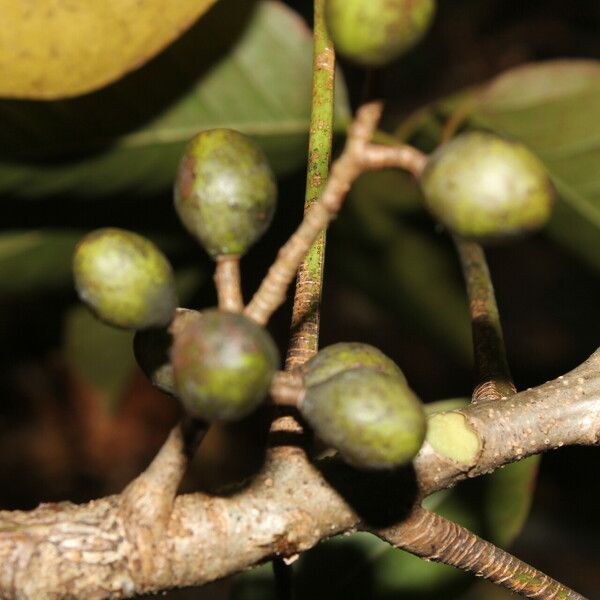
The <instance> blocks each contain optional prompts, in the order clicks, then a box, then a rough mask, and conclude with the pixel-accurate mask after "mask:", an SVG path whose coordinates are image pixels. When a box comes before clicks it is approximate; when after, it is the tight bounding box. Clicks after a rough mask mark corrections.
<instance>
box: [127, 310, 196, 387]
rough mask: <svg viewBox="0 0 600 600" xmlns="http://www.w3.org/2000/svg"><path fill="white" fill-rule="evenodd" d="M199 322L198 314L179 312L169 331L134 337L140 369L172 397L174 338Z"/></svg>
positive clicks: (144, 332) (146, 332)
mask: <svg viewBox="0 0 600 600" xmlns="http://www.w3.org/2000/svg"><path fill="white" fill-rule="evenodd" d="M198 318H201V313H199V312H198V311H196V310H190V309H188V308H178V309H177V310H176V311H175V316H174V317H173V321H172V322H171V324H170V325H169V327H161V328H154V329H144V330H141V331H136V333H135V336H134V337H133V354H134V356H135V359H136V361H137V363H138V365H139V366H140V368H141V369H142V371H143V372H144V374H145V375H146V377H147V378H148V379H149V380H150V383H152V385H153V386H154V387H156V388H158V389H159V390H161V391H162V392H165V393H166V394H169V395H171V396H177V393H176V392H175V381H174V379H173V367H172V366H171V359H170V353H171V346H172V344H173V338H174V337H175V336H176V335H178V333H179V332H181V331H182V330H183V328H184V327H186V326H187V325H188V324H189V323H191V322H192V321H193V320H194V319H198Z"/></svg>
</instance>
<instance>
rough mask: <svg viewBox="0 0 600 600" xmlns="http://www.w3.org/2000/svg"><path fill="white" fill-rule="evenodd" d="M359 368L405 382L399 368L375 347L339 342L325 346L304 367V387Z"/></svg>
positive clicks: (358, 343)
mask: <svg viewBox="0 0 600 600" xmlns="http://www.w3.org/2000/svg"><path fill="white" fill-rule="evenodd" d="M359 368H366V369H375V370H376V371H380V372H381V373H385V374H386V375H391V376H393V377H400V378H401V379H402V380H404V381H405V377H404V373H402V371H401V369H400V367H398V365H397V364H396V363H395V362H394V361H393V360H392V359H391V358H388V357H387V356H386V355H385V354H384V353H383V352H382V351H381V350H379V349H378V348H375V346H371V345H369V344H362V343H360V342H340V343H338V344H332V345H331V346H326V347H325V348H323V349H322V350H320V351H319V352H318V353H317V355H316V356H315V357H314V358H313V359H312V360H310V361H309V362H308V363H307V364H306V365H305V366H304V369H303V371H304V373H303V374H304V385H305V386H312V385H316V384H318V383H322V382H323V381H325V380H326V379H329V378H330V377H333V376H334V375H337V374H338V373H341V372H342V371H349V370H350V369H359Z"/></svg>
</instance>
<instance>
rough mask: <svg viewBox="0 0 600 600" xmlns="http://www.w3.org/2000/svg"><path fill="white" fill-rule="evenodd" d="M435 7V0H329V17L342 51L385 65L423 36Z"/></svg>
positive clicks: (332, 33) (368, 62)
mask: <svg viewBox="0 0 600 600" xmlns="http://www.w3.org/2000/svg"><path fill="white" fill-rule="evenodd" d="M435 9H436V3H435V0H326V4H325V19H326V23H327V29H328V31H329V35H330V36H331V39H332V40H333V43H334V45H335V49H336V51H337V52H338V53H339V54H341V55H342V56H344V57H346V58H348V59H350V60H352V61H353V62H356V63H358V64H361V65H365V66H381V65H385V64H387V63H389V62H391V61H393V60H395V59H397V58H398V57H399V56H401V55H402V54H404V53H405V52H406V51H407V50H409V49H410V48H412V47H413V46H414V45H415V44H417V43H418V42H419V41H420V40H421V38H422V37H423V36H424V35H425V33H426V32H427V30H428V29H429V27H430V25H431V22H432V21H433V17H434V14H435Z"/></svg>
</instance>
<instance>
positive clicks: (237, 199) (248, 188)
mask: <svg viewBox="0 0 600 600" xmlns="http://www.w3.org/2000/svg"><path fill="white" fill-rule="evenodd" d="M275 200H276V187H275V179H274V176H273V173H272V171H271V168H270V167H269V164H268V162H267V160H266V158H265V156H264V154H263V153H262V151H261V150H260V148H259V147H258V146H257V145H256V144H255V143H254V142H253V141H252V140H251V139H250V138H248V137H246V136H245V135H242V134H241V133H239V132H237V131H233V130H231V129H209V130H206V131H202V132H200V133H199V134H198V135H197V136H196V137H195V138H194V139H192V140H191V142H190V143H189V144H188V146H187V148H186V150H185V153H184V155H183V157H182V159H181V162H180V164H179V169H178V171H177V179H176V182H175V209H176V210H177V214H178V215H179V218H180V219H181V221H182V222H183V224H184V225H185V227H186V228H187V229H188V230H189V231H190V233H191V234H192V235H194V236H195V237H196V238H197V239H198V240H200V242H201V243H202V245H203V246H204V248H206V250H207V252H208V253H209V254H210V255H211V256H213V257H215V256H219V255H241V254H244V252H246V250H247V249H248V248H249V247H250V246H251V245H252V244H253V243H254V242H255V241H256V240H257V239H258V238H259V237H260V236H261V235H262V234H263V232H264V231H265V229H266V228H267V227H268V226H269V224H270V223H271V219H272V217H273V213H274V211H275Z"/></svg>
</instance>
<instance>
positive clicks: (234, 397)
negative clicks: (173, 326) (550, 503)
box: [171, 309, 279, 421]
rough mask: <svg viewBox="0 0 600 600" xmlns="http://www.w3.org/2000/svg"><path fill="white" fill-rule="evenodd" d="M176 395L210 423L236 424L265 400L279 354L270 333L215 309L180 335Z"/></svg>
mask: <svg viewBox="0 0 600 600" xmlns="http://www.w3.org/2000/svg"><path fill="white" fill-rule="evenodd" d="M171 364H172V367H173V379H174V382H175V392H176V394H177V397H178V398H179V399H180V400H181V401H182V403H183V405H184V407H185V408H186V409H187V411H188V412H189V413H190V414H191V415H192V416H194V417H197V418H200V419H203V420H206V421H216V420H223V421H235V420H238V419H242V418H243V417H245V416H247V415H249V414H250V413H251V412H253V411H254V410H255V409H256V408H258V406H259V405H260V404H261V403H262V402H263V401H264V400H265V398H266V396H267V393H268V391H269V386H270V383H271V378H272V376H273V374H274V372H275V370H276V369H277V367H278V365H279V353H278V351H277V348H276V346H275V343H274V342H273V340H272V338H271V336H270V335H269V333H268V332H267V331H266V330H265V329H264V328H262V327H260V326H259V325H257V324H256V323H254V322H253V321H251V320H250V319H248V318H246V317H245V316H244V315H241V314H237V313H231V312H225V311H220V310H217V309H209V310H205V311H202V312H201V313H200V314H199V315H198V317H197V318H194V319H191V320H190V321H189V322H188V323H186V326H185V327H184V328H183V329H182V330H181V331H180V332H179V333H177V334H176V335H175V340H174V343H173V346H172V348H171Z"/></svg>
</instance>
